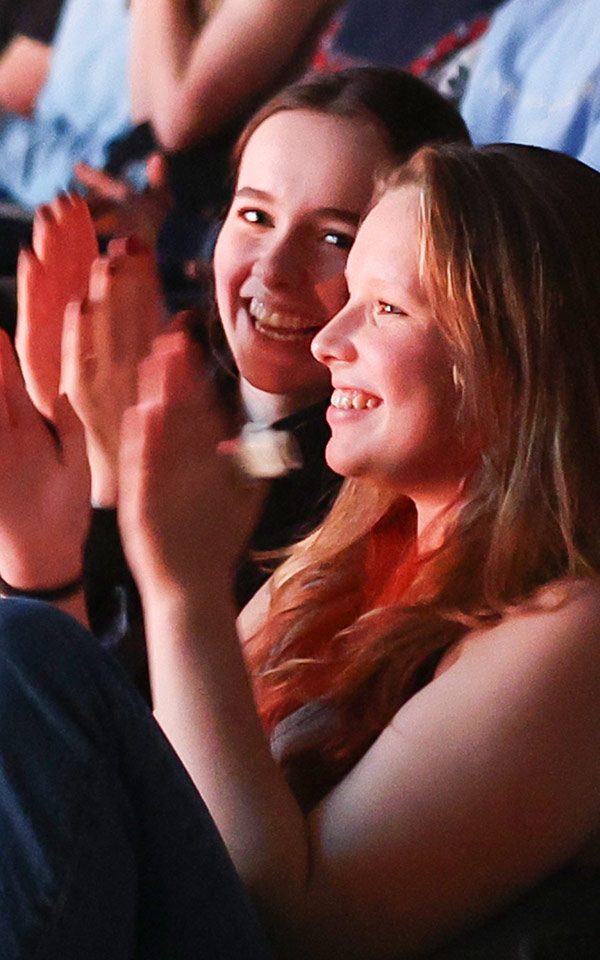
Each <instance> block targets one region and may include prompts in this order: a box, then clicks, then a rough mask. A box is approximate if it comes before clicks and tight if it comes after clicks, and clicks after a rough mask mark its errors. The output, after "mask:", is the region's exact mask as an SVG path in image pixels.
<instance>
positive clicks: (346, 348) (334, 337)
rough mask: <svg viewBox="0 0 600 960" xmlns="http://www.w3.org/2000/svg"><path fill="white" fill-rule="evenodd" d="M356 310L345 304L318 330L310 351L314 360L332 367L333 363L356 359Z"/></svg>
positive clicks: (349, 361) (348, 361)
mask: <svg viewBox="0 0 600 960" xmlns="http://www.w3.org/2000/svg"><path fill="white" fill-rule="evenodd" d="M356 320H357V316H356V309H355V308H354V307H353V306H352V305H351V304H346V306H345V307H343V308H342V309H341V310H340V311H339V312H338V313H336V315H335V316H334V317H332V318H331V320H330V321H329V323H326V324H325V326H324V327H322V328H321V330H319V332H318V333H317V335H316V336H315V337H314V339H313V341H312V343H311V345H310V349H311V352H312V355H313V357H314V358H315V360H318V361H319V363H322V364H324V365H325V366H326V367H332V366H333V364H334V363H336V362H340V363H351V362H352V361H353V360H355V359H356V357H357V350H356V345H355V342H354V336H353V335H354V331H355V329H356Z"/></svg>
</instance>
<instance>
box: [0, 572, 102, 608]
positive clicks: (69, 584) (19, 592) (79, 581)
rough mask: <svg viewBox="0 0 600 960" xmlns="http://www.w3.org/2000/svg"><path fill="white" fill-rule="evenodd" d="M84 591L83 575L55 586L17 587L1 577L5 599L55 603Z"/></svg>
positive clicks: (0, 588) (1, 587) (1, 590)
mask: <svg viewBox="0 0 600 960" xmlns="http://www.w3.org/2000/svg"><path fill="white" fill-rule="evenodd" d="M82 589H83V573H82V572H81V571H80V572H79V573H78V574H77V576H75V577H72V578H71V579H69V580H64V581H62V582H61V583H55V584H54V585H51V586H50V585H47V584H43V585H42V586H39V585H38V586H30V585H27V586H15V585H14V584H12V583H8V582H7V581H6V580H4V579H3V578H2V577H0V595H1V596H3V597H27V598H29V599H31V600H45V601H47V602H48V603H53V602H56V601H59V600H66V599H68V598H70V597H74V596H75V595H76V594H78V593H79V592H80V591H81V590H82Z"/></svg>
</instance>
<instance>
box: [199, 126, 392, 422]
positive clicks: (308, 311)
mask: <svg viewBox="0 0 600 960" xmlns="http://www.w3.org/2000/svg"><path fill="white" fill-rule="evenodd" d="M386 159H389V153H388V149H387V146H386V143H385V140H384V137H383V136H382V134H381V132H380V131H379V130H378V128H377V127H376V126H375V125H374V124H371V123H369V122H367V121H366V120H355V119H349V118H345V117H335V116H328V115H327V114H320V113H317V112H314V111H309V110H289V111H281V112H280V113H276V114H274V115H273V116H271V117H269V118H268V119H267V120H265V121H264V122H263V123H262V124H261V125H260V126H259V127H258V128H257V130H256V131H255V132H254V133H253V135H252V136H251V137H250V139H249V141H248V144H247V146H246V148H245V150H244V153H243V155H242V159H241V163H240V167H239V172H238V179H237V185H236V193H235V197H234V200H233V203H232V205H231V208H230V210H229V212H228V214H227V218H226V220H225V223H224V224H223V228H222V230H221V233H220V235H219V239H218V241H217V246H216V250H215V285H216V295H217V304H218V308H219V313H220V316H221V320H222V323H223V326H224V329H225V333H226V336H227V340H228V341H229V345H230V348H231V351H232V353H233V356H234V358H235V361H236V364H237V366H238V369H239V372H240V375H241V376H242V377H243V378H244V379H246V380H248V381H249V382H250V383H251V384H252V385H253V386H255V387H258V388H259V389H260V390H265V391H268V392H269V393H274V394H285V395H288V396H291V397H294V398H296V400H297V402H298V404H299V405H302V404H305V403H310V402H312V401H314V400H317V399H319V398H321V397H323V396H326V395H327V393H328V390H329V386H328V385H329V373H328V371H327V370H326V368H325V367H323V366H322V365H320V364H319V363H317V361H316V360H315V359H314V358H313V356H312V355H311V352H310V342H311V340H312V337H313V336H314V334H315V332H316V331H318V330H319V329H320V328H321V327H322V326H323V325H324V324H325V323H327V321H328V320H329V319H330V318H331V317H332V316H333V315H334V314H335V313H336V312H337V311H338V310H339V309H340V308H341V307H342V306H343V305H344V303H345V302H346V299H347V295H348V293H347V287H346V281H345V277H344V269H345V266H346V260H347V257H348V251H349V249H350V247H351V245H352V243H353V241H354V236H355V234H356V230H357V225H358V220H359V218H360V216H361V214H362V212H363V210H364V209H365V207H366V205H367V203H368V202H369V200H370V197H371V193H372V189H373V178H374V174H375V172H376V169H377V167H378V166H379V165H380V164H381V163H382V162H383V161H384V160H386Z"/></svg>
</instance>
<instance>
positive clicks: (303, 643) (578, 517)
mask: <svg viewBox="0 0 600 960" xmlns="http://www.w3.org/2000/svg"><path fill="white" fill-rule="evenodd" d="M405 184H416V185H417V186H418V188H419V190H420V235H421V236H420V252H421V257H420V260H421V263H420V267H421V275H422V277H421V278H422V282H423V285H424V288H425V291H426V293H427V296H428V298H429V302H430V304H431V309H432V311H433V314H434V316H435V318H436V319H437V322H438V323H439V325H440V328H441V330H442V332H443V334H444V336H445V339H446V342H447V345H448V351H449V357H450V362H451V363H454V364H455V365H456V368H457V370H458V374H459V381H460V384H461V392H462V403H461V409H460V414H459V416H460V421H461V423H462V424H463V425H464V429H465V431H468V432H469V434H472V432H473V431H476V435H477V436H478V437H480V438H481V443H482V449H483V453H482V454H481V456H480V457H478V459H477V464H476V465H475V467H474V469H473V471H472V473H471V474H470V475H469V476H468V477H465V481H464V490H463V495H464V500H461V504H462V505H461V506H460V508H457V509H456V511H455V516H453V517H452V519H451V521H450V526H449V529H448V531H447V534H446V536H445V538H444V540H443V543H442V544H441V546H439V547H438V548H437V549H435V550H431V551H430V552H429V553H427V554H425V555H419V557H418V559H417V555H416V550H415V529H416V525H415V513H414V507H413V505H412V503H411V502H410V501H407V500H405V499H398V497H397V496H395V497H394V496H393V495H392V494H391V493H390V492H389V491H385V490H382V489H380V488H379V487H378V486H377V485H376V484H375V482H374V481H372V480H369V479H366V478H361V479H350V480H347V481H346V482H345V483H344V485H343V487H342V490H341V493H340V495H339V497H338V499H337V501H336V503H335V504H334V506H333V509H332V511H331V513H330V515H329V516H328V517H327V518H326V520H325V521H324V523H323V524H322V525H321V527H320V528H319V529H317V530H316V531H315V532H314V533H313V534H312V535H311V536H309V537H308V538H307V539H306V540H305V541H303V542H302V543H300V544H298V545H297V546H296V547H295V548H293V550H292V552H291V555H290V556H289V558H288V560H287V561H286V562H285V563H284V565H283V566H282V567H281V568H280V569H279V570H278V572H277V573H276V575H275V588H274V591H273V595H272V602H271V608H270V615H269V617H268V619H267V622H266V623H265V625H264V626H263V628H262V629H261V630H260V631H259V633H258V634H257V635H256V636H255V637H253V638H251V640H250V641H249V643H248V658H249V664H250V669H251V673H252V675H253V678H254V684H255V691H256V698H257V702H258V706H259V711H260V713H261V716H262V718H263V722H264V724H265V727H266V729H267V730H269V731H271V730H272V729H273V728H274V726H275V725H276V724H277V722H278V721H279V720H281V719H282V718H284V717H285V716H287V715H289V714H290V713H292V712H293V711H294V710H295V709H297V708H299V707H301V706H302V705H303V704H305V703H307V702H310V701H315V700H316V701H318V702H324V703H326V704H328V705H331V706H332V707H333V708H334V709H333V715H335V716H336V717H337V718H338V721H339V722H338V723H337V724H336V725H334V726H333V727H332V728H330V729H328V730H326V731H324V732H323V735H322V739H321V742H320V743H319V745H318V754H319V757H320V759H321V761H323V762H324V763H326V765H327V766H328V767H329V769H330V770H331V771H333V773H332V778H333V779H336V778H337V777H339V776H341V775H342V774H343V772H344V771H345V770H346V769H348V768H349V767H350V766H352V765H353V764H354V763H355V762H356V760H357V759H358V758H359V757H360V755H361V754H362V753H363V752H364V751H365V750H366V749H367V747H368V746H369V745H370V743H371V742H372V741H373V740H374V739H375V737H376V736H377V735H378V733H379V732H380V731H381V730H382V728H383V727H384V726H385V725H386V724H387V723H388V722H389V721H390V719H391V718H392V716H393V715H394V713H395V712H396V711H397V710H398V709H399V707H400V706H401V705H402V703H403V702H405V701H406V699H407V698H408V697H410V696H411V694H412V693H413V692H414V691H415V690H416V689H418V688H419V687H420V686H422V684H423V683H424V682H426V681H427V679H428V677H430V676H431V673H432V670H433V669H434V666H435V664H436V662H437V660H438V658H439V656H440V655H441V653H442V652H443V651H444V650H445V649H447V648H448V646H449V645H450V644H452V643H453V642H455V641H457V640H458V639H459V638H460V637H461V636H463V635H464V634H465V633H466V632H467V631H469V630H470V629H473V628H474V627H477V626H485V625H486V624H490V625H491V624H494V623H496V622H498V620H499V619H501V617H502V616H503V614H504V612H505V611H506V609H507V608H508V607H510V606H512V605H514V604H518V603H522V602H524V601H525V600H526V599H527V598H531V597H532V595H533V594H534V593H535V591H536V590H537V589H538V588H540V587H541V586H542V585H544V584H547V583H550V582H552V581H556V580H562V579H568V578H582V577H597V576H598V573H599V571H600V497H599V496H598V478H600V229H599V224H600V174H599V173H597V172H595V171H593V170H591V169H590V168H588V167H586V166H584V165H583V164H581V163H579V162H578V161H576V160H573V159H572V158H570V157H566V156H564V155H561V154H557V153H554V152H552V151H547V150H542V149H538V148H533V147H523V146H515V145H495V146H490V147H485V148H483V149H475V148H472V147H469V146H465V145H460V144H456V145H443V146H434V147H425V148H423V149H422V150H420V151H419V152H418V153H417V154H416V155H415V156H414V157H413V159H412V160H411V161H409V162H408V163H407V164H406V165H404V166H402V167H400V168H399V169H398V170H396V171H394V173H393V174H392V175H391V177H389V179H388V180H387V182H386V183H385V185H384V186H383V188H382V189H383V190H395V189H401V188H402V187H403V186H404V185H405Z"/></svg>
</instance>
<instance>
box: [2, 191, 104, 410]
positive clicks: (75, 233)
mask: <svg viewBox="0 0 600 960" xmlns="http://www.w3.org/2000/svg"><path fill="white" fill-rule="evenodd" d="M97 255H98V243H97V241H96V234H95V230H94V225H93V223H92V220H91V217H90V214H89V211H88V208H87V206H86V204H85V202H84V201H83V200H82V199H81V198H80V197H78V196H75V195H72V196H60V197H58V198H57V199H56V200H54V201H53V202H52V203H51V204H48V205H46V206H43V207H40V208H39V210H38V211H37V213H36V215H35V218H34V222H33V238H32V249H31V250H23V251H21V254H20V257H19V262H18V267H17V330H16V337H15V346H16V350H17V354H18V356H19V360H20V362H21V368H22V370H23V376H24V378H25V383H26V385H27V390H28V391H29V395H30V397H31V399H32V400H33V402H34V404H35V406H36V407H37V409H38V410H39V411H40V413H42V414H43V415H44V416H46V417H48V418H51V417H52V411H53V410H54V404H55V403H56V399H57V397H58V388H59V381H60V364H61V341H62V330H63V319H64V313H65V307H66V306H67V303H69V302H70V301H72V300H81V299H83V297H84V296H85V295H86V293H87V289H88V283H89V274H90V268H91V265H92V262H93V260H94V258H95V257H96V256H97Z"/></svg>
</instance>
